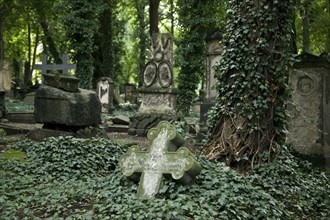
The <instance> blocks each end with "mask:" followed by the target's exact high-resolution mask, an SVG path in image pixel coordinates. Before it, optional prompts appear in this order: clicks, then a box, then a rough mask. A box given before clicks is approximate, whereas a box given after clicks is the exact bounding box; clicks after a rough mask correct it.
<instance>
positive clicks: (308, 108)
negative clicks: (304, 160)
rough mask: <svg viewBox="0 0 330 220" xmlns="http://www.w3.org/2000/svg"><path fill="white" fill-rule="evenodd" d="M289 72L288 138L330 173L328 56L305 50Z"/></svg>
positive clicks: (329, 59)
mask: <svg viewBox="0 0 330 220" xmlns="http://www.w3.org/2000/svg"><path fill="white" fill-rule="evenodd" d="M297 59H299V60H300V62H298V63H296V64H295V66H294V69H293V71H292V73H291V75H290V79H289V84H290V87H291V88H292V89H293V92H292V104H291V105H290V106H289V108H288V111H289V116H290V117H289V118H288V119H289V120H288V122H289V123H288V130H289V133H288V142H289V143H292V145H293V147H294V148H295V149H296V150H297V151H298V152H299V153H301V154H304V155H308V157H309V158H310V159H313V158H314V159H315V161H317V163H321V164H320V165H321V166H322V167H323V168H324V165H326V164H327V163H328V165H326V166H325V167H326V169H327V173H328V174H329V175H330V117H329V116H330V71H329V69H330V58H329V56H326V55H321V56H315V55H312V54H308V53H304V54H301V55H299V56H298V57H297Z"/></svg>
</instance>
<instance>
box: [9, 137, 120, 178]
mask: <svg viewBox="0 0 330 220" xmlns="http://www.w3.org/2000/svg"><path fill="white" fill-rule="evenodd" d="M14 148H16V149H20V150H23V151H26V152H27V159H28V161H29V163H28V164H27V165H26V166H30V167H29V170H30V171H31V172H35V173H36V174H38V175H42V176H48V177H54V178H68V177H70V178H74V177H75V178H78V177H81V176H93V175H97V174H102V173H108V172H109V171H111V170H114V169H115V167H116V166H117V163H118V158H119V157H120V156H121V155H122V154H123V152H124V150H123V149H122V148H121V147H120V146H119V145H118V144H117V143H114V142H112V141H109V140H107V139H103V138H100V139H78V138H73V137H58V138H54V137H51V138H48V139H46V140H44V141H43V142H41V143H36V142H32V141H22V142H18V143H17V144H16V145H15V146H14Z"/></svg>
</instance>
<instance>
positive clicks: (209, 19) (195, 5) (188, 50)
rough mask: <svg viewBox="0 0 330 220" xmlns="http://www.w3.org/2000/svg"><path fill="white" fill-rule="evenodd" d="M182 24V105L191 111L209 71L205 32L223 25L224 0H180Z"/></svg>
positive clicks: (179, 55) (179, 63)
mask: <svg viewBox="0 0 330 220" xmlns="http://www.w3.org/2000/svg"><path fill="white" fill-rule="evenodd" d="M177 6H178V9H179V11H178V15H179V27H180V29H181V31H180V36H179V39H178V42H177V50H176V62H177V63H176V65H177V66H178V67H179V69H180V70H179V75H178V79H177V80H178V89H179V93H178V97H177V103H178V104H177V105H178V109H179V110H180V111H181V112H182V113H183V114H184V115H188V114H189V111H190V108H191V106H192V103H193V99H194V98H195V97H196V90H197V88H198V84H199V82H200V81H201V80H202V79H203V77H204V72H205V60H206V58H205V56H206V53H205V52H206V45H205V40H204V38H205V34H206V32H207V31H208V30H210V29H214V28H217V27H219V26H220V25H221V24H220V23H219V21H220V20H221V18H220V17H221V16H223V14H224V13H223V9H224V7H223V3H222V1H209V2H208V3H207V4H205V3H203V2H201V1H197V0H194V1H187V0H179V1H178V2H177Z"/></svg>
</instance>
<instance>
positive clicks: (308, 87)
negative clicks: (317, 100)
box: [297, 76, 314, 96]
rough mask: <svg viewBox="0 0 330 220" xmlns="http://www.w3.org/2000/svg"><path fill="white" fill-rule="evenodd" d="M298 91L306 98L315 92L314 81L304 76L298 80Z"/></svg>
mask: <svg viewBox="0 0 330 220" xmlns="http://www.w3.org/2000/svg"><path fill="white" fill-rule="evenodd" d="M297 91H298V93H299V94H301V95H303V96H306V95H310V94H312V93H313V91H314V81H313V79H311V78H310V77H309V76H303V77H300V78H299V79H298V82H297Z"/></svg>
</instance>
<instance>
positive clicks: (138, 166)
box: [119, 121, 201, 197]
mask: <svg viewBox="0 0 330 220" xmlns="http://www.w3.org/2000/svg"><path fill="white" fill-rule="evenodd" d="M147 137H148V139H149V140H151V141H152V144H151V146H150V149H149V151H139V150H138V148H137V147H136V146H133V147H131V148H130V149H129V151H128V152H127V153H126V154H125V155H124V156H123V157H122V158H121V159H120V162H119V165H120V167H121V168H122V170H123V173H124V175H125V176H131V175H132V174H133V173H142V175H141V178H140V183H139V187H138V192H137V195H138V196H139V197H152V196H153V195H155V194H156V193H157V192H158V191H159V189H160V186H161V183H162V179H163V174H171V175H172V177H173V179H181V180H183V181H184V182H186V183H187V182H190V181H191V180H192V179H193V178H194V177H195V176H197V175H198V174H199V173H200V171H201V167H200V165H199V164H198V163H197V161H196V160H195V158H194V156H193V154H192V153H191V152H190V151H189V150H188V149H187V148H185V147H181V145H182V144H183V142H184V141H183V139H182V137H181V135H179V134H178V133H177V132H176V129H175V126H173V125H171V124H170V123H169V122H167V121H162V122H160V123H159V124H158V126H157V127H156V128H152V129H150V130H149V132H148V135H147ZM179 147H181V148H179ZM177 148H179V149H178V150H177V151H176V152H169V150H170V149H172V150H176V149H177Z"/></svg>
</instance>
